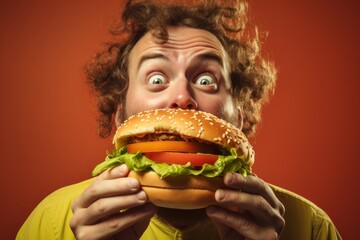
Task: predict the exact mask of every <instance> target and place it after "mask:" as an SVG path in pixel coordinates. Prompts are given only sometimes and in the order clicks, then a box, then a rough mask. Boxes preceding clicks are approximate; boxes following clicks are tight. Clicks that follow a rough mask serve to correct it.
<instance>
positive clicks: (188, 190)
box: [129, 171, 225, 209]
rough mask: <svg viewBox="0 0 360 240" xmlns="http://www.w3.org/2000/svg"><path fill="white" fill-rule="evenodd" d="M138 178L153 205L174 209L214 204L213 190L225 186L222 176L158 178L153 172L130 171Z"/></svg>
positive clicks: (130, 174) (130, 175)
mask: <svg viewBox="0 0 360 240" xmlns="http://www.w3.org/2000/svg"><path fill="white" fill-rule="evenodd" d="M129 177H134V178H137V179H138V180H139V182H140V183H141V185H142V189H143V190H144V192H145V193H146V194H147V196H148V198H149V201H150V202H152V203H153V204H154V205H156V206H159V207H165V208H176V209H198V208H204V207H207V206H209V205H214V204H216V203H217V202H216V200H215V191H216V190H217V189H219V188H225V185H224V183H223V178H222V177H214V178H208V177H204V176H170V177H166V178H160V176H159V175H158V174H156V173H155V172H135V171H130V173H129Z"/></svg>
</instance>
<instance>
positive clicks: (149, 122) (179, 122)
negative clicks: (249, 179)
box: [113, 108, 255, 166]
mask: <svg viewBox="0 0 360 240" xmlns="http://www.w3.org/2000/svg"><path fill="white" fill-rule="evenodd" d="M157 133H171V134H176V135H180V136H182V137H183V138H184V139H189V138H192V139H198V140H200V141H204V142H209V143H213V144H216V145H219V146H221V147H223V148H225V149H231V148H234V149H236V151H237V153H238V155H239V156H244V158H243V159H245V160H246V163H247V164H249V165H250V166H252V165H253V164H254V158H255V156H254V155H255V154H254V151H253V148H252V146H251V145H250V143H249V142H248V140H247V138H246V136H245V135H244V134H243V133H242V132H241V130H240V129H238V128H237V127H235V126H234V125H232V124H230V123H228V122H226V121H224V120H222V119H220V118H217V117H216V116H214V115H213V114H210V113H206V112H202V111H195V110H183V109H178V108H176V109H156V110H150V111H144V112H141V113H139V114H137V115H133V116H131V117H129V118H128V119H127V120H126V121H125V122H124V123H123V124H122V125H121V126H120V127H119V128H118V129H117V131H116V133H115V136H114V139H113V142H114V144H115V147H116V148H117V149H119V148H121V147H123V146H126V144H127V139H128V138H129V137H132V136H136V135H145V134H157Z"/></svg>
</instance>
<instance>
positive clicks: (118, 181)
mask: <svg viewBox="0 0 360 240" xmlns="http://www.w3.org/2000/svg"><path fill="white" fill-rule="evenodd" d="M125 174H126V175H125ZM127 174H128V168H127V167H126V165H122V166H120V167H117V168H114V169H112V170H107V171H105V172H104V173H103V174H101V175H100V176H99V177H98V178H97V179H96V180H95V181H94V182H93V183H91V184H90V186H89V187H87V188H86V189H85V191H84V192H83V194H81V196H80V197H79V198H78V199H77V200H76V201H74V203H73V205H72V210H73V212H74V210H75V209H76V208H84V207H88V206H89V205H91V204H92V203H93V202H94V201H96V200H97V199H100V198H105V197H110V196H117V195H125V194H132V193H135V192H137V191H139V189H140V183H139V181H138V180H137V179H135V178H125V177H124V176H127ZM115 176H116V177H118V178H115V179H113V177H115Z"/></svg>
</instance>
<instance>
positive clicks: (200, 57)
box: [195, 52, 224, 66]
mask: <svg viewBox="0 0 360 240" xmlns="http://www.w3.org/2000/svg"><path fill="white" fill-rule="evenodd" d="M195 59H197V60H200V61H204V60H212V61H215V62H217V63H218V64H220V65H221V66H223V63H224V62H223V59H222V58H221V57H220V56H219V55H218V54H216V53H212V52H207V53H203V54H200V55H198V56H196V57H195Z"/></svg>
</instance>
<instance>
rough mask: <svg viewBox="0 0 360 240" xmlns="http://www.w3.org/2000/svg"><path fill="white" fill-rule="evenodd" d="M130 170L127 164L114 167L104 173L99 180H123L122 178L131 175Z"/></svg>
mask: <svg viewBox="0 0 360 240" xmlns="http://www.w3.org/2000/svg"><path fill="white" fill-rule="evenodd" d="M129 171H130V170H129V168H128V167H127V166H126V164H121V165H120V166H118V167H114V168H111V169H108V170H106V171H104V172H102V173H101V174H100V175H99V176H98V178H99V179H115V178H121V177H127V175H129Z"/></svg>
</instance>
